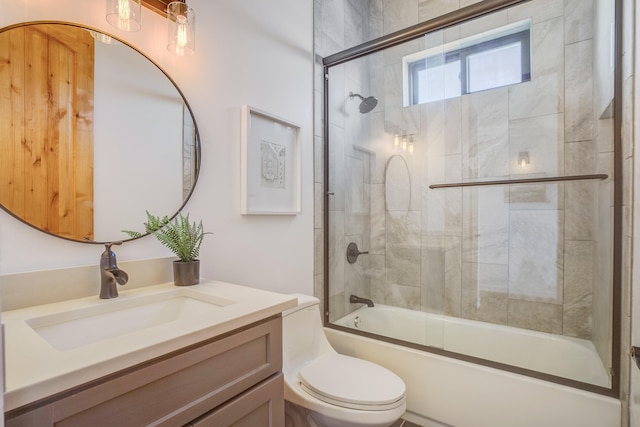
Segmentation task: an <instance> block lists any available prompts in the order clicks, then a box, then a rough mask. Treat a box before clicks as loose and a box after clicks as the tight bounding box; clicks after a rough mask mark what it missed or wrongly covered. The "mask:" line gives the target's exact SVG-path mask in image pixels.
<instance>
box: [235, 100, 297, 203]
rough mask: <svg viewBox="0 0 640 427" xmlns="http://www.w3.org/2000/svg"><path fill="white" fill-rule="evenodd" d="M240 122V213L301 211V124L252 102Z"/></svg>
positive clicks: (244, 107) (244, 111)
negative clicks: (275, 114) (259, 108)
mask: <svg viewBox="0 0 640 427" xmlns="http://www.w3.org/2000/svg"><path fill="white" fill-rule="evenodd" d="M241 124H242V128H241V135H240V139H241V149H240V153H241V167H240V169H241V196H240V200H241V203H240V212H241V214H243V215H297V214H299V213H300V209H301V203H300V198H301V185H300V180H301V158H300V126H298V125H296V124H294V123H291V122H289V121H287V120H285V119H282V118H280V117H277V116H274V115H272V114H269V113H267V112H265V111H261V110H258V109H257V108H254V107H251V106H249V105H245V106H243V107H242V108H241Z"/></svg>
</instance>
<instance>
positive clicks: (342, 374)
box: [299, 353, 405, 411]
mask: <svg viewBox="0 0 640 427" xmlns="http://www.w3.org/2000/svg"><path fill="white" fill-rule="evenodd" d="M299 374H300V386H301V388H302V389H303V390H304V391H306V392H307V393H309V394H310V395H312V396H314V397H316V398H317V399H320V400H322V401H324V402H326V403H330V404H333V405H337V406H342V407H345V408H350V409H360V410H369V411H384V410H389V409H394V408H397V407H398V406H400V405H402V404H403V403H404V396H405V385H404V382H403V381H402V380H401V379H400V378H399V377H398V376H397V375H396V374H394V373H393V372H391V371H389V370H388V369H385V368H383V367H381V366H379V365H376V364H375V363H371V362H368V361H366V360H362V359H357V358H355V357H350V356H344V355H341V354H336V353H329V354H325V355H322V356H320V357H319V358H317V359H315V360H314V361H312V362H311V363H309V364H308V365H306V366H305V367H304V368H302V369H300V371H299Z"/></svg>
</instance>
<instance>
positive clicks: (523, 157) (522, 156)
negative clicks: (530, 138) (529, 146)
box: [518, 151, 531, 167]
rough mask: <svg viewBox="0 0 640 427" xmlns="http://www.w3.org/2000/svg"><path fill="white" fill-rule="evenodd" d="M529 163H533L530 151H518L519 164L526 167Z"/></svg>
mask: <svg viewBox="0 0 640 427" xmlns="http://www.w3.org/2000/svg"><path fill="white" fill-rule="evenodd" d="M529 163H531V160H530V159H529V152H528V151H521V152H520V153H518V165H520V167H525V166H527V165H528V164H529Z"/></svg>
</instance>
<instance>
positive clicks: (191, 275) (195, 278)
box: [173, 259, 200, 286]
mask: <svg viewBox="0 0 640 427" xmlns="http://www.w3.org/2000/svg"><path fill="white" fill-rule="evenodd" d="M198 283H200V260H197V259H196V260H194V261H186V262H184V261H173V284H174V285H176V286H191V285H197V284H198Z"/></svg>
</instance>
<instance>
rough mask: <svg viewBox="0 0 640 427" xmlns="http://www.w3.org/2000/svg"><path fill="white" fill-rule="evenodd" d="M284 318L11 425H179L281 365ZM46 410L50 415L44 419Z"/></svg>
mask: <svg viewBox="0 0 640 427" xmlns="http://www.w3.org/2000/svg"><path fill="white" fill-rule="evenodd" d="M281 348H282V319H281V318H280V317H277V318H271V319H268V320H267V321H264V322H260V323H256V324H253V325H251V326H249V327H248V328H245V329H241V330H237V331H234V332H233V333H231V334H230V335H227V336H225V337H223V338H220V339H213V340H210V341H205V342H203V343H200V344H197V345H195V346H192V347H189V348H187V349H183V350H181V351H178V352H175V353H172V354H169V355H167V356H165V357H163V358H161V359H159V360H156V361H151V362H149V363H146V364H143V365H140V366H136V367H133V368H130V369H127V370H125V371H123V372H120V373H116V374H114V375H110V376H109V377H107V378H104V379H101V380H97V381H96V382H95V383H94V384H93V385H92V386H91V387H87V386H85V387H83V388H79V389H77V390H70V392H69V393H66V394H65V396H64V397H62V396H61V397H60V398H59V399H58V400H52V401H50V402H48V404H47V405H45V406H44V407H40V408H34V410H33V411H31V412H29V413H26V414H23V415H22V416H18V417H16V418H15V419H12V420H8V421H9V422H8V423H7V426H8V427H9V426H11V427H20V426H33V425H34V424H32V423H31V422H29V419H30V417H29V415H30V414H31V415H37V416H39V417H40V418H38V420H40V421H39V423H38V426H45V425H51V426H53V425H55V426H60V427H76V426H77V427H86V426H91V427H102V426H105V427H107V426H108V427H112V426H148V425H153V426H176V425H184V424H186V423H188V422H190V421H191V420H193V419H195V418H197V417H199V416H201V415H202V414H205V413H207V412H208V411H210V410H211V409H213V408H216V407H218V406H219V405H221V404H223V403H224V402H227V401H229V400H230V399H232V398H233V397H234V396H237V395H238V394H240V393H242V392H243V391H245V390H247V389H249V388H250V387H252V386H253V385H255V384H257V383H259V382H260V381H262V380H264V379H266V378H269V377H270V376H271V375H273V374H275V373H277V372H279V371H280V370H281V369H282V351H281ZM43 412H44V413H45V414H50V420H51V422H47V423H46V424H45V423H42V421H41V420H42V416H43Z"/></svg>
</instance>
